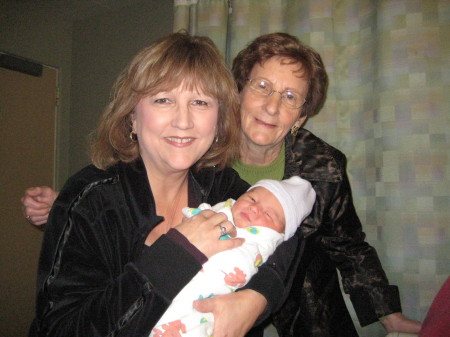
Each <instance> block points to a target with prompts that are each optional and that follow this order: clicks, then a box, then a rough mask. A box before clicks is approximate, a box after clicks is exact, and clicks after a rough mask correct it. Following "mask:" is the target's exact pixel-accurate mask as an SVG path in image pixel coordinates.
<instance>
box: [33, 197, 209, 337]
mask: <svg viewBox="0 0 450 337" xmlns="http://www.w3.org/2000/svg"><path fill="white" fill-rule="evenodd" d="M62 194H63V197H64V193H62ZM105 199H107V198H105V196H104V195H102V194H101V193H96V191H91V192H90V193H89V194H88V195H87V196H82V197H80V198H79V200H76V201H74V202H72V203H71V204H67V203H64V202H61V201H60V202H59V203H58V204H57V205H56V206H55V209H54V210H53V211H52V214H51V216H50V219H49V223H48V226H49V227H48V228H47V230H46V233H45V238H44V244H43V249H42V252H41V260H40V266H39V276H38V302H37V318H36V319H35V321H34V323H33V326H32V328H31V332H30V335H31V336H53V337H57V336H65V337H70V336H91V337H95V336H148V334H149V333H150V330H151V328H152V327H153V326H154V325H155V323H156V322H157V321H158V319H159V317H160V316H161V315H162V314H163V313H164V311H165V310H166V309H167V307H168V306H169V304H170V302H171V301H172V299H173V298H174V297H175V295H176V294H177V293H178V292H179V291H180V290H181V289H182V288H183V286H184V285H185V284H187V283H188V282H189V280H190V279H191V278H192V277H193V276H194V275H195V274H196V273H197V272H198V271H199V270H200V268H201V265H200V264H199V263H198V262H197V260H196V259H195V258H194V257H193V256H192V255H190V254H187V253H186V251H185V250H184V249H183V248H182V247H181V246H179V245H178V244H176V243H175V242H174V241H172V240H171V239H169V238H168V237H167V236H165V235H163V236H162V237H161V238H160V239H158V240H157V241H156V242H155V243H154V244H153V245H152V246H151V247H147V246H145V245H144V246H143V245H142V242H143V241H142V240H140V239H137V238H138V236H137V235H135V233H136V228H135V227H133V226H132V225H131V223H132V219H131V216H130V215H129V212H128V211H127V209H126V203H125V202H116V201H111V200H105ZM111 199H112V200H116V198H111ZM119 199H120V198H119ZM110 203H113V204H112V205H111V204H110Z"/></svg>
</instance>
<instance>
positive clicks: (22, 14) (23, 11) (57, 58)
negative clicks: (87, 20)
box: [0, 1, 72, 185]
mask: <svg viewBox="0 0 450 337" xmlns="http://www.w3.org/2000/svg"><path fill="white" fill-rule="evenodd" d="M43 17H45V20H43ZM0 50H2V51H4V52H8V53H11V54H14V55H17V56H20V57H23V58H27V59H30V60H33V61H35V62H38V63H42V64H45V65H49V66H52V67H55V68H58V69H59V92H60V100H59V108H58V118H59V120H58V122H57V123H58V130H57V137H56V138H57V159H56V172H57V173H56V183H57V185H60V184H61V182H63V181H64V180H65V179H66V178H67V173H68V171H69V169H68V164H69V160H68V154H69V151H68V149H69V143H68V142H69V137H68V134H69V118H68V117H69V107H70V77H71V60H72V23H71V22H69V21H67V20H66V19H65V18H64V17H63V16H61V15H58V14H56V13H49V12H48V11H45V10H43V9H42V8H40V7H35V6H29V5H26V4H24V3H19V2H17V1H4V2H1V4H0ZM38 183H39V182H36V184H38Z"/></svg>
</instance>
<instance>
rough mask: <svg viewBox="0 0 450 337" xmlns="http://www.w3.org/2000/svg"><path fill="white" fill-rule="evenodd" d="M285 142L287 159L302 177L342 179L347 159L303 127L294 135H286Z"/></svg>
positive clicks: (328, 179) (309, 178) (329, 179)
mask: <svg viewBox="0 0 450 337" xmlns="http://www.w3.org/2000/svg"><path fill="white" fill-rule="evenodd" d="M286 144H287V145H286V149H287V155H288V157H287V160H288V161H291V162H293V163H295V166H296V168H297V169H298V170H299V172H300V176H301V177H302V178H305V179H308V180H327V181H336V182H339V181H342V179H343V176H344V175H345V170H346V161H347V160H346V157H345V155H344V154H343V153H342V152H341V151H340V150H338V149H336V148H335V147H333V146H331V145H330V144H328V143H326V142H325V141H324V140H322V139H320V138H319V137H317V136H316V135H314V134H313V133H312V132H310V131H308V130H306V129H303V128H302V129H300V130H299V133H298V134H297V136H296V137H293V136H291V135H288V136H287V138H286Z"/></svg>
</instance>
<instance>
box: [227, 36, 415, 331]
mask: <svg viewBox="0 0 450 337" xmlns="http://www.w3.org/2000/svg"><path fill="white" fill-rule="evenodd" d="M233 75H234V77H235V80H236V82H237V85H238V90H239V91H240V95H241V124H242V143H241V150H240V159H239V160H238V161H237V162H236V163H235V164H234V165H233V168H234V169H235V170H237V171H238V173H239V175H240V176H241V178H243V179H244V180H246V181H247V182H248V183H250V184H253V183H254V182H255V181H257V180H259V179H261V178H272V179H286V178H289V177H291V176H294V175H297V176H300V177H302V178H304V179H306V180H309V181H310V182H311V184H312V186H313V188H314V190H315V191H316V193H317V199H316V203H315V206H314V209H313V211H312V213H311V214H310V216H309V217H307V218H306V219H305V221H304V222H303V224H302V226H301V227H300V231H299V233H298V236H299V240H300V244H299V247H300V248H299V249H298V251H297V253H298V254H297V256H296V259H295V262H294V266H291V270H296V272H295V273H292V274H291V275H290V276H289V282H288V283H292V288H291V291H290V293H289V295H288V298H287V301H286V302H285V303H284V305H283V307H282V308H281V310H280V311H279V312H278V313H277V314H276V315H275V317H274V324H275V325H276V327H277V329H278V332H279V333H280V335H281V336H295V337H299V336H320V337H325V336H342V337H351V336H357V333H356V330H355V328H354V326H353V323H352V320H351V318H350V315H349V313H348V311H347V308H346V306H345V303H344V301H343V298H342V295H341V293H340V288H339V283H338V275H337V272H336V268H338V269H339V271H340V273H341V275H342V279H343V286H344V290H345V291H346V292H347V293H348V294H350V298H351V300H352V302H353V306H354V308H355V311H356V313H357V316H358V319H359V321H360V323H361V325H362V326H365V325H368V324H370V323H373V322H375V321H378V320H379V319H380V320H381V322H382V323H383V324H384V326H385V327H386V329H387V330H388V331H403V332H418V331H419V329H420V323H419V322H417V321H412V320H409V319H407V318H406V317H404V316H403V315H402V314H401V313H400V311H401V306H400V299H399V294H398V289H397V287H396V286H392V285H389V283H388V280H387V278H386V275H385V273H384V271H383V268H382V266H381V264H380V261H379V259H378V256H377V253H376V251H375V249H374V248H373V247H371V246H370V245H369V244H368V243H366V242H365V241H364V238H365V234H364V233H363V232H362V227H361V223H360V221H359V219H358V216H357V214H356V212H355V208H354V206H353V201H352V196H351V190H350V184H349V180H348V177H347V174H346V171H345V167H346V159H345V156H344V155H343V154H342V153H341V152H340V151H339V150H337V149H335V148H333V147H332V146H330V145H328V144H327V143H325V142H324V141H323V140H321V139H319V138H318V137H316V136H314V135H313V134H312V133H311V132H309V131H307V130H305V129H303V128H301V126H302V125H303V124H304V123H305V121H306V119H307V118H308V117H311V116H313V115H315V114H316V113H318V112H319V110H320V109H321V107H322V106H323V104H324V101H325V95H326V90H327V84H328V79H327V75H326V72H325V68H324V65H323V63H322V60H321V57H320V55H319V54H318V53H317V52H315V51H314V50H312V49H311V48H309V47H307V46H305V45H303V44H301V43H300V41H298V39H297V38H295V37H293V36H291V35H288V34H283V33H275V34H268V35H264V36H261V37H259V38H257V39H255V40H254V41H253V42H252V43H250V44H249V45H248V46H247V47H246V48H245V49H244V50H242V51H241V52H240V53H239V54H238V55H237V57H236V58H235V60H234V63H233Z"/></svg>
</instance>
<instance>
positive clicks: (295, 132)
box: [291, 122, 300, 137]
mask: <svg viewBox="0 0 450 337" xmlns="http://www.w3.org/2000/svg"><path fill="white" fill-rule="evenodd" d="M298 130H300V126H298V122H295V124H294V125H292V127H291V135H293V136H294V137H295V136H297V133H298Z"/></svg>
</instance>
